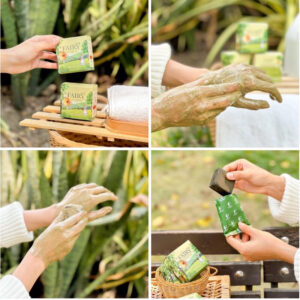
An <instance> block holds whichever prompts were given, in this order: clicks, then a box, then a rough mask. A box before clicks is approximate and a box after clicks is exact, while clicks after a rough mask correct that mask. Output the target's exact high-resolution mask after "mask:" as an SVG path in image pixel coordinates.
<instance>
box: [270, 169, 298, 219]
mask: <svg viewBox="0 0 300 300" xmlns="http://www.w3.org/2000/svg"><path fill="white" fill-rule="evenodd" d="M281 176H283V177H284V178H285V189H284V193H283V198H282V200H281V201H278V200H276V199H274V198H272V197H269V198H268V201H269V208H270V211H271V214H272V216H273V217H274V219H276V220H278V221H280V222H283V223H287V224H289V225H297V224H298V223H299V180H297V179H295V178H293V177H291V176H290V175H288V174H282V175H281Z"/></svg>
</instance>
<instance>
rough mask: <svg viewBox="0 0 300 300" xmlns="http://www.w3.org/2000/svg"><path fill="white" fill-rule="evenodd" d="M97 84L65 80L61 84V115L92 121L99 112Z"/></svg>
mask: <svg viewBox="0 0 300 300" xmlns="http://www.w3.org/2000/svg"><path fill="white" fill-rule="evenodd" d="M97 90H98V87H97V85H96V84H84V83H71V82H64V83H62V85H61V95H60V100H61V112H60V113H61V117H63V118H69V119H76V120H84V121H91V120H93V118H94V117H95V116H96V113H97Z"/></svg>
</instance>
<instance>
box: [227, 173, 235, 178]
mask: <svg viewBox="0 0 300 300" xmlns="http://www.w3.org/2000/svg"><path fill="white" fill-rule="evenodd" d="M226 177H227V178H228V179H234V175H233V173H227V174H226Z"/></svg>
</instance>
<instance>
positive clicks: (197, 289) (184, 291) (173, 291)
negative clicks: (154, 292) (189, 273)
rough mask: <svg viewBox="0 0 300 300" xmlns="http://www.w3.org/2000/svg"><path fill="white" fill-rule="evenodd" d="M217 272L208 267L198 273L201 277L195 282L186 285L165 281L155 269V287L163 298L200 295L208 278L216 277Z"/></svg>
mask: <svg viewBox="0 0 300 300" xmlns="http://www.w3.org/2000/svg"><path fill="white" fill-rule="evenodd" d="M210 270H213V273H212V274H211V273H210ZM217 272H218V270H217V269H216V268H214V267H210V266H208V267H206V268H205V269H204V270H203V271H202V272H201V273H200V276H201V277H200V278H199V279H197V280H193V281H191V282H187V283H173V282H168V281H166V280H165V279H164V278H163V277H162V275H161V273H160V270H159V268H157V269H156V272H155V279H156V280H157V285H158V287H159V289H160V290H161V292H162V294H163V296H164V298H179V297H183V296H185V295H189V294H192V293H198V294H199V295H201V294H202V293H203V292H204V290H205V288H206V286H207V283H208V278H209V277H210V276H214V275H216V274H217Z"/></svg>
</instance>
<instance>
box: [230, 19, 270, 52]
mask: <svg viewBox="0 0 300 300" xmlns="http://www.w3.org/2000/svg"><path fill="white" fill-rule="evenodd" d="M236 50H237V51H238V52H240V53H263V52H266V51H267V50H268V24H267V23H258V22H240V23H239V24H238V26H237V31H236Z"/></svg>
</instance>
